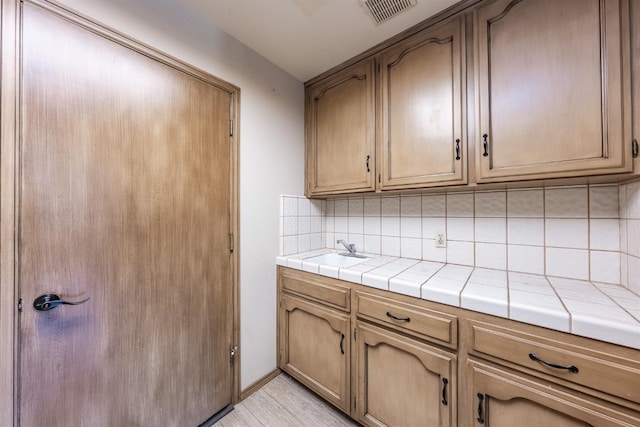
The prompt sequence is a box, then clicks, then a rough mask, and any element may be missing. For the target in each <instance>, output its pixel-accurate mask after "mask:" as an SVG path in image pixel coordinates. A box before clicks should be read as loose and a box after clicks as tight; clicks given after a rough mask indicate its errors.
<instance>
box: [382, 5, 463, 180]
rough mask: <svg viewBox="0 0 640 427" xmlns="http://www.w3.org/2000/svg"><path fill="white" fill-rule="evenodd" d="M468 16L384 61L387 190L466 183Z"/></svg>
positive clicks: (410, 43)
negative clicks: (465, 52)
mask: <svg viewBox="0 0 640 427" xmlns="http://www.w3.org/2000/svg"><path fill="white" fill-rule="evenodd" d="M463 53H464V24H463V20H462V17H460V18H458V19H456V20H454V21H452V22H450V23H447V24H446V25H443V26H440V27H438V28H435V29H430V30H425V31H423V32H422V33H420V34H419V35H417V36H415V37H412V38H410V39H408V40H405V41H404V42H402V43H401V44H400V45H398V46H397V47H395V48H393V49H391V50H389V51H386V52H385V53H384V54H383V55H382V57H381V71H380V92H381V94H382V105H381V109H380V110H381V117H380V124H381V129H382V130H381V138H380V139H381V149H380V156H381V161H380V169H381V170H380V172H381V178H382V179H381V183H380V188H381V189H395V188H416V187H428V186H434V185H446V184H448V185H451V184H464V183H465V182H466V148H465V147H466V138H465V135H464V125H463V117H462V111H463V90H462V88H463V87H464V84H463V78H464V76H465V74H464V72H463V70H464V66H465V65H464V64H465V61H464V54H463Z"/></svg>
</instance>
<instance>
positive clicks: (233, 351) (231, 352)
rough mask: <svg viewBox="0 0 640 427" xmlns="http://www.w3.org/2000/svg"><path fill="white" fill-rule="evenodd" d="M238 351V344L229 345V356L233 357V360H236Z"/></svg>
mask: <svg viewBox="0 0 640 427" xmlns="http://www.w3.org/2000/svg"><path fill="white" fill-rule="evenodd" d="M237 353H238V346H237V345H232V346H230V347H229V357H230V359H231V362H233V361H234V359H235V357H236V354H237Z"/></svg>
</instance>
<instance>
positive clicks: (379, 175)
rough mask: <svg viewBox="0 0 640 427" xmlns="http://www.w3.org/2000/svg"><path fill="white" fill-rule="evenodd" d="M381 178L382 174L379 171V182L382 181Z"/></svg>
mask: <svg viewBox="0 0 640 427" xmlns="http://www.w3.org/2000/svg"><path fill="white" fill-rule="evenodd" d="M381 180H382V174H381V173H378V184H379V183H380V182H381Z"/></svg>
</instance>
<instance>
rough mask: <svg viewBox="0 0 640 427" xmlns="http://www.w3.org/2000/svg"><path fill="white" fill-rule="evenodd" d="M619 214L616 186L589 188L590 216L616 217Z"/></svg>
mask: <svg viewBox="0 0 640 427" xmlns="http://www.w3.org/2000/svg"><path fill="white" fill-rule="evenodd" d="M619 215H620V204H619V203H618V186H616V185H607V186H602V187H590V188H589V217H590V218H618V217H619Z"/></svg>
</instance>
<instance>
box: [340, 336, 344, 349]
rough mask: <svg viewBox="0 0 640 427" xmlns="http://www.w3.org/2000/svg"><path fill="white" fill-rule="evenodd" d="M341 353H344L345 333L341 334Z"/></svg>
mask: <svg viewBox="0 0 640 427" xmlns="http://www.w3.org/2000/svg"><path fill="white" fill-rule="evenodd" d="M340 353H342V354H344V334H340Z"/></svg>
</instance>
